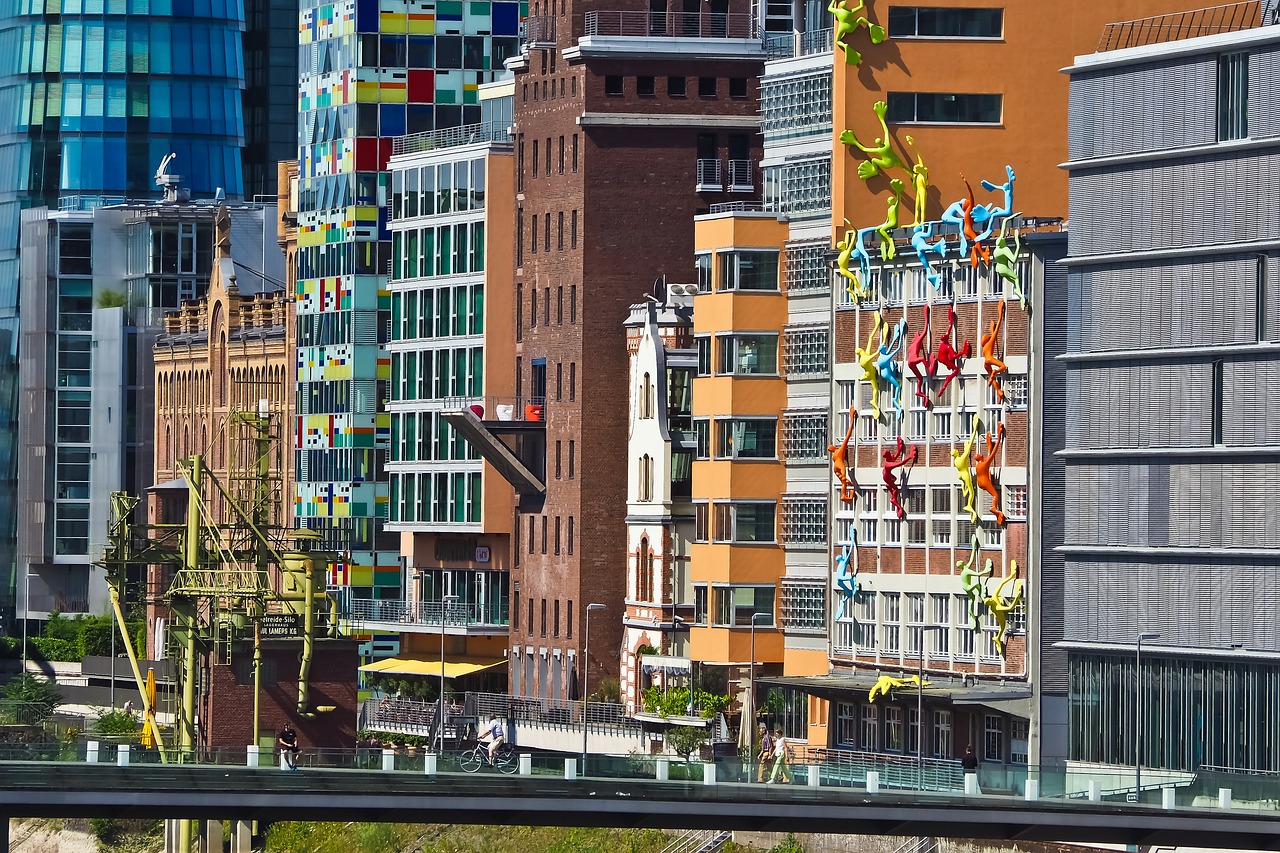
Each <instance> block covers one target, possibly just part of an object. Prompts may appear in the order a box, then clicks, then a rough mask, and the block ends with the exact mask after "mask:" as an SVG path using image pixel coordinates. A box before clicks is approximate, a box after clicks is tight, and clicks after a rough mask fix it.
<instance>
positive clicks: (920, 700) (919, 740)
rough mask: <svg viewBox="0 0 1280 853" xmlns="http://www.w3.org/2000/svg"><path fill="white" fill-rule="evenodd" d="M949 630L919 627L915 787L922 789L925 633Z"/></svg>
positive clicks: (926, 626)
mask: <svg viewBox="0 0 1280 853" xmlns="http://www.w3.org/2000/svg"><path fill="white" fill-rule="evenodd" d="M947 630H950V629H949V628H948V627H947V626H946V625H922V626H921V627H920V657H919V658H918V659H917V666H916V789H917V790H924V656H925V642H924V637H925V634H927V633H929V632H931V631H947Z"/></svg>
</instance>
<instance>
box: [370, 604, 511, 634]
mask: <svg viewBox="0 0 1280 853" xmlns="http://www.w3.org/2000/svg"><path fill="white" fill-rule="evenodd" d="M345 616H346V617H347V618H348V619H350V620H351V621H352V622H354V623H357V624H359V623H366V622H384V623H396V624H399V625H443V626H446V627H455V628H468V627H506V626H508V625H509V624H510V615H509V614H508V612H507V602H505V601H503V602H499V603H495V604H479V603H474V604H473V603H468V602H463V601H454V602H450V603H449V604H448V605H446V604H444V603H443V602H440V601H398V600H390V599H387V600H384V599H375V598H356V599H352V600H351V602H350V603H349V604H348V607H347V613H346V614H345Z"/></svg>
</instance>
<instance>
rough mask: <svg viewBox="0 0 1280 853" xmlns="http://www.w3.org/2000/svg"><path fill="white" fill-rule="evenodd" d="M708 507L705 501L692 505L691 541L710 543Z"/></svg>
mask: <svg viewBox="0 0 1280 853" xmlns="http://www.w3.org/2000/svg"><path fill="white" fill-rule="evenodd" d="M710 518H711V513H710V505H709V504H707V503H706V502H705V501H703V502H701V503H696V504H694V505H693V541H694V542H709V541H711V537H710V530H708V526H709V524H710Z"/></svg>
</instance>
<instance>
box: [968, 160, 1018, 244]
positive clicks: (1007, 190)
mask: <svg viewBox="0 0 1280 853" xmlns="http://www.w3.org/2000/svg"><path fill="white" fill-rule="evenodd" d="M1004 172H1005V175H1006V176H1007V178H1008V179H1007V180H1006V181H1005V182H1004V183H1003V184H1000V185H996V184H993V183H991V182H990V181H988V180H984V181H983V182H982V188H983V189H984V190H986V191H987V192H994V191H996V190H1000V191H1001V192H1003V193H1004V203H1003V204H1001V205H1000V206H999V207H997V206H996V205H995V204H988V205H986V206H984V207H982V208H981V210H975V211H974V219H975V221H976V222H978V223H980V224H981V223H986V230H985V231H983V232H982V233H981V234H979V235H978V240H979V241H981V242H985V241H987V240H989V239H990V238H991V232H992V231H994V230H995V227H996V220H997V219H1000V220H1003V221H1004V222H1008V221H1009V217H1010V216H1012V215H1013V182H1014V181H1015V180H1017V176H1016V175H1015V174H1014V173H1013V167H1012V166H1005V167H1004Z"/></svg>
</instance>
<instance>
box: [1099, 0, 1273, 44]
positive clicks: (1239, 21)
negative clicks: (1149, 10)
mask: <svg viewBox="0 0 1280 853" xmlns="http://www.w3.org/2000/svg"><path fill="white" fill-rule="evenodd" d="M1271 5H1272V4H1270V3H1268V11H1269V12H1270V13H1271V18H1273V19H1274V10H1272V9H1271V8H1270V7H1271ZM1262 7H1263V3H1262V2H1261V0H1247V2H1243V3H1228V4H1227V5H1225V6H1210V7H1208V8H1204V9H1193V10H1191V11H1189V12H1174V13H1171V14H1168V15H1153V16H1152V17H1150V18H1137V19H1135V20H1132V21H1118V22H1116V23H1112V24H1107V25H1106V26H1105V27H1103V29H1102V38H1100V39H1099V40H1098V52H1099V53H1101V52H1104V51H1108V50H1121V49H1123V48H1126V47H1142V46H1143V45H1148V44H1163V43H1165V42H1171V41H1182V40H1183V39H1191V38H1198V37H1199V36H1211V35H1217V34H1218V33H1234V32H1239V31H1240V30H1251V29H1253V28H1254V27H1258V26H1261V25H1262V24H1263V17H1264V16H1263V8H1262ZM1267 23H1275V21H1274V20H1268V21H1267Z"/></svg>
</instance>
